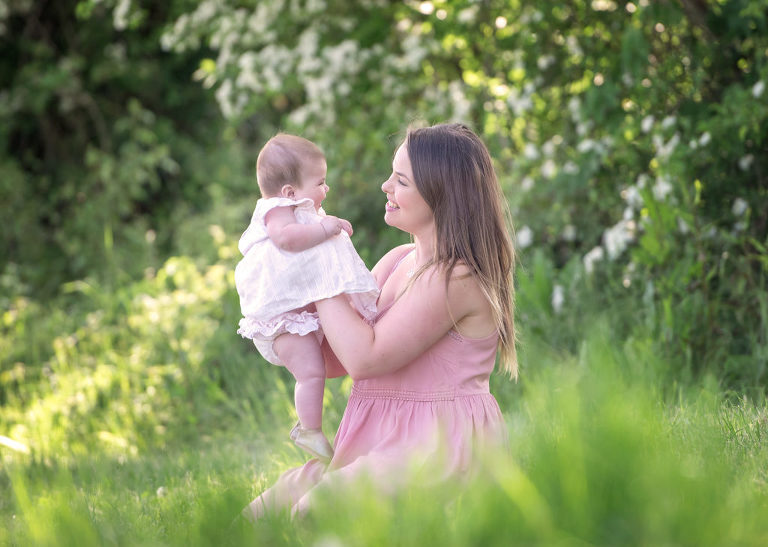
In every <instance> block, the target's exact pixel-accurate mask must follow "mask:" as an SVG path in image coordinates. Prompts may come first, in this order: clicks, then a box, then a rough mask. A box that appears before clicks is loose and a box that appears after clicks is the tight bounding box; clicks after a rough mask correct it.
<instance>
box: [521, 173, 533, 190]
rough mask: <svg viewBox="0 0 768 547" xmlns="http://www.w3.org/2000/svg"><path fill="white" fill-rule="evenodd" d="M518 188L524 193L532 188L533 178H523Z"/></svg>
mask: <svg viewBox="0 0 768 547" xmlns="http://www.w3.org/2000/svg"><path fill="white" fill-rule="evenodd" d="M520 187H521V188H522V189H523V190H524V191H526V192H527V191H528V190H530V189H531V188H533V178H531V177H523V180H522V181H520Z"/></svg>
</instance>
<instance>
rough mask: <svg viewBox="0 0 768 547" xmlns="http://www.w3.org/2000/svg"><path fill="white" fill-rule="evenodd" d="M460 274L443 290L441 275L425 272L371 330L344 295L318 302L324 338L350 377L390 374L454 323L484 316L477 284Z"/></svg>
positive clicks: (437, 338)
mask: <svg viewBox="0 0 768 547" xmlns="http://www.w3.org/2000/svg"><path fill="white" fill-rule="evenodd" d="M463 269H464V268H456V270H463ZM462 273H464V272H462V271H455V272H454V274H453V275H452V277H451V281H450V283H449V286H448V289H447V290H446V286H445V277H444V274H441V273H438V272H435V271H427V272H425V274H424V275H422V276H421V277H419V278H418V279H417V280H416V281H415V282H414V284H413V285H412V286H411V287H410V288H409V289H408V290H407V291H406V293H405V294H403V296H402V297H401V298H399V299H398V300H397V301H396V302H395V303H394V304H393V305H392V307H391V308H390V309H389V310H388V311H387V312H386V313H385V314H384V316H383V317H382V318H381V319H379V321H378V322H377V323H376V324H375V325H374V326H370V325H368V324H367V323H366V322H365V321H363V320H362V319H361V318H360V317H359V316H358V315H357V313H355V311H354V310H353V309H352V308H350V306H349V303H348V300H347V298H346V297H345V296H343V295H340V296H336V297H333V298H329V299H326V300H321V301H319V302H317V303H316V306H317V311H318V314H319V315H320V321H321V322H322V324H323V331H324V332H325V336H326V339H327V340H328V343H329V344H330V347H331V349H333V352H334V353H335V354H336V355H337V356H338V359H339V360H340V361H341V363H343V365H344V368H345V369H346V370H347V372H348V373H349V375H350V376H351V377H352V378H353V379H355V380H360V379H364V378H370V377H373V376H379V375H381V374H386V373H389V372H393V371H395V370H397V369H399V368H400V367H402V366H404V365H406V364H408V363H410V362H411V361H413V360H414V359H415V358H416V357H418V356H419V355H421V354H422V353H424V352H425V351H426V350H427V349H429V348H430V347H431V346H433V345H434V344H435V343H436V342H437V341H438V340H439V339H440V338H442V337H443V336H445V334H446V333H447V332H448V331H449V330H450V329H451V328H453V326H454V320H455V322H456V323H458V322H460V321H462V320H463V319H465V318H467V317H468V316H470V315H472V314H478V313H483V310H484V307H487V304H484V303H483V302H484V299H483V298H482V297H480V298H478V295H479V288H478V286H477V283H476V281H475V280H474V279H473V278H472V277H471V276H462ZM449 307H450V312H449Z"/></svg>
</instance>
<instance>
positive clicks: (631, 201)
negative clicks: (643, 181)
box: [621, 186, 643, 208]
mask: <svg viewBox="0 0 768 547" xmlns="http://www.w3.org/2000/svg"><path fill="white" fill-rule="evenodd" d="M621 197H622V198H624V201H626V202H627V205H629V206H630V207H635V208H639V207H641V206H642V205H643V196H641V195H640V191H639V190H638V189H637V186H629V187H627V189H626V190H624V191H623V192H621Z"/></svg>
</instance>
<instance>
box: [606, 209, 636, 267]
mask: <svg viewBox="0 0 768 547" xmlns="http://www.w3.org/2000/svg"><path fill="white" fill-rule="evenodd" d="M632 226H634V223H632V221H629V220H624V219H622V220H620V221H619V222H617V223H616V224H614V225H613V226H612V227H611V228H608V229H607V230H606V231H605V232H603V245H604V246H605V250H606V252H607V253H608V258H610V259H611V260H613V259H615V258H617V257H618V256H619V255H620V254H621V253H623V252H624V249H626V248H627V244H628V243H629V242H630V241H632V240H633V239H634V233H633V231H632V230H631V227H632Z"/></svg>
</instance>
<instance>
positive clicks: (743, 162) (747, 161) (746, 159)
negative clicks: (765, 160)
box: [739, 154, 755, 171]
mask: <svg viewBox="0 0 768 547" xmlns="http://www.w3.org/2000/svg"><path fill="white" fill-rule="evenodd" d="M754 160H755V156H753V155H752V154H747V155H746V156H743V157H742V158H740V159H739V169H741V170H742V171H746V170H748V169H749V168H750V166H751V165H752V162H753V161H754Z"/></svg>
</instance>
